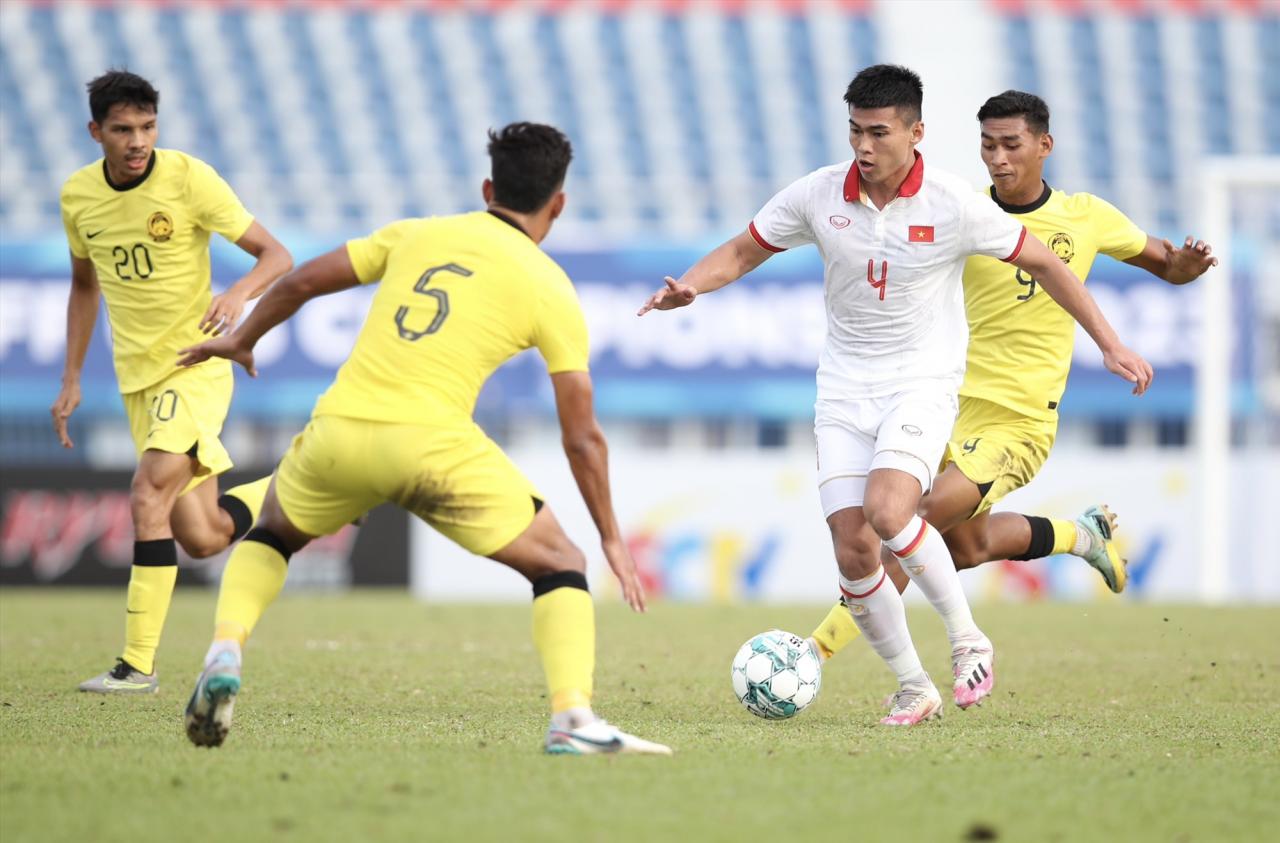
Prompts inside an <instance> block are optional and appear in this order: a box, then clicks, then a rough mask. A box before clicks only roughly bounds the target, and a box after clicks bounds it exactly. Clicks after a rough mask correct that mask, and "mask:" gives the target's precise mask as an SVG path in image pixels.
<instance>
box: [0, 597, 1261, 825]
mask: <svg viewBox="0 0 1280 843" xmlns="http://www.w3.org/2000/svg"><path fill="white" fill-rule="evenodd" d="M121 598H122V594H120V593H118V592H108V591H102V592H79V593H74V592H65V591H58V592H54V591H40V592H36V591H15V590H7V591H4V592H0V839H2V840H3V841H5V843H19V841H37V840H38V841H58V840H76V841H85V840H104V841H105V840H172V839H179V838H180V837H181V838H185V839H200V838H214V839H218V840H236V841H249V840H265V839H272V840H307V841H315V840H344V841H355V840H373V839H388V840H410V839H419V840H422V839H433V840H436V839H438V840H460V839H466V840H469V841H476V840H523V839H529V840H556V841H561V842H562V843H563V841H577V840H610V841H613V840H653V839H660V840H743V839H749V840H753V841H772V840H858V841H866V840H881V839H889V838H892V839H895V840H910V839H916V840H929V841H931V840H982V839H1001V840H1030V841H1038V840H1098V839H1103V840H1167V841H1183V840H1225V839H1235V840H1257V839H1262V838H1264V837H1267V836H1269V835H1270V834H1271V833H1273V832H1274V830H1275V828H1276V827H1277V825H1280V798H1278V797H1280V757H1278V755H1277V746H1280V612H1277V611H1276V610H1274V609H1230V610H1213V609H1204V608H1188V607H1173V606H1167V607H1160V606H1141V605H1123V604H1120V603H1108V604H1105V605H1087V606H1086V605H1056V606H1052V605H1039V606H987V607H980V609H979V611H978V617H979V619H980V621H982V623H983V625H984V626H985V628H986V630H987V632H988V633H989V634H990V635H991V636H992V638H993V639H994V640H995V641H996V642H997V647H998V648H999V653H1000V659H999V661H998V665H999V674H998V676H999V681H998V684H997V686H996V691H995V694H994V696H993V698H992V700H991V701H990V702H989V703H988V704H987V705H986V706H984V707H983V708H982V709H980V710H975V711H970V712H961V711H959V710H958V709H955V708H953V707H951V708H949V710H948V711H947V713H946V716H945V717H944V719H943V720H942V722H941V723H933V724H927V725H925V726H922V727H919V728H917V729H914V730H909V731H888V730H885V729H882V728H879V727H877V726H876V725H875V722H876V719H877V717H878V715H879V711H880V709H879V702H878V701H879V700H880V699H881V698H882V697H883V696H884V695H885V694H886V693H887V692H888V691H889V690H891V685H892V681H891V677H890V675H889V674H888V672H887V670H886V669H885V668H884V667H883V666H882V665H881V664H880V663H879V662H878V660H876V659H875V658H874V657H873V656H872V655H871V653H870V651H869V650H868V649H867V648H866V646H865V645H864V644H861V643H858V644H855V645H854V646H853V647H851V648H850V650H849V651H847V652H846V653H845V654H842V655H841V656H840V657H839V658H838V659H837V660H836V661H834V662H831V663H829V664H828V665H827V668H826V673H825V676H824V682H823V688H822V693H821V695H820V696H819V698H818V700H817V702H816V703H815V704H814V706H813V707H812V708H811V709H810V710H809V711H807V712H805V713H804V714H803V715H801V716H800V717H798V718H796V719H795V720H793V721H788V722H783V723H768V722H765V721H761V720H756V719H754V718H752V717H751V716H750V715H749V714H747V713H746V712H745V711H744V710H743V709H741V708H740V707H739V706H738V705H737V703H736V702H735V701H734V699H733V697H732V692H731V690H730V687H729V661H730V659H731V658H732V656H733V653H734V651H735V650H736V648H737V646H738V645H739V644H740V643H741V642H742V641H743V640H745V639H746V638H747V637H749V636H750V635H751V634H752V633H754V632H757V631H759V630H761V629H764V628H767V627H770V626H775V625H776V626H780V627H783V628H788V629H791V630H793V631H796V632H799V633H802V634H804V633H807V632H808V631H809V629H810V628H811V627H812V626H813V624H814V623H815V622H816V621H817V620H818V619H819V618H820V617H821V615H822V614H823V610H824V608H825V607H808V608H795V607H760V606H749V607H721V608H716V607H691V606H676V605H662V606H658V607H656V608H654V609H653V610H652V611H651V613H650V614H649V615H647V616H633V615H630V614H628V613H626V612H624V611H623V610H622V609H621V608H620V607H618V606H613V605H608V606H604V607H602V608H601V611H600V616H599V629H600V648H599V650H600V652H599V666H598V670H597V700H598V709H599V710H600V712H601V713H603V714H604V715H605V716H607V717H609V718H610V719H612V720H614V721H615V722H617V723H619V724H622V725H624V726H625V727H627V728H628V729H630V730H632V731H635V732H637V733H638V734H640V735H643V736H645V737H648V738H652V739H656V740H661V741H664V742H667V743H670V744H671V745H673V746H674V747H675V748H676V751H677V754H676V756H675V757H673V758H643V757H626V758H600V757H597V758H563V757H546V756H543V755H542V754H541V752H540V748H541V740H542V736H543V730H544V728H545V725H546V724H545V716H546V715H545V711H544V709H543V706H544V705H545V699H544V695H543V690H542V679H541V673H540V670H539V667H538V664H537V661H536V659H535V657H534V653H533V648H532V645H531V643H530V639H529V633H528V624H529V613H528V607H526V606H505V607H501V608H492V607H479V606H447V607H442V606H424V605H422V604H418V603H415V602H413V601H412V600H411V599H409V598H408V597H405V596H402V595H398V594H377V593H367V592H366V593H356V594H353V595H346V596H335V597H312V596H306V597H298V596H286V597H285V598H283V599H282V600H281V601H280V602H279V603H278V604H277V605H276V606H274V607H273V609H272V611H271V612H269V613H268V615H267V617H266V619H265V620H264V621H263V624H262V626H261V627H260V629H259V634H258V635H257V636H256V638H255V639H254V641H253V642H252V643H251V644H250V647H249V649H248V650H247V653H246V670H245V683H246V684H245V691H244V692H243V693H242V694H241V696H240V697H239V701H238V705H237V710H236V723H235V728H234V729H233V731H232V733H231V736H230V738H229V739H228V741H227V744H226V745H225V746H224V747H222V748H221V749H219V750H197V749H195V748H193V747H192V746H190V745H189V744H188V743H187V740H186V737H185V735H184V734H183V731H182V727H181V718H180V715H181V710H182V707H183V705H184V703H185V702H186V696H187V694H188V693H189V689H190V682H191V679H192V678H193V677H194V674H195V672H196V669H197V667H198V666H199V661H200V658H201V656H202V655H203V652H204V648H205V646H206V643H207V640H206V639H207V633H208V630H209V626H210V618H211V614H212V608H213V598H212V595H210V594H206V593H191V592H187V593H179V595H178V597H177V599H176V600H175V602H174V607H173V610H172V612H171V613H170V616H169V625H168V629H167V637H166V640H165V644H164V648H163V650H162V659H161V665H160V667H161V676H162V679H163V685H162V690H161V693H160V694H159V695H157V696H155V697H147V698H137V697H134V698H103V697H99V696H91V695H86V694H79V693H76V692H75V691H74V688H75V685H76V683H77V682H78V681H79V680H81V679H83V678H85V677H86V676H88V675H90V674H91V673H94V672H97V671H99V670H101V669H103V668H104V667H105V666H106V664H107V663H108V662H109V661H110V658H111V657H112V655H113V654H114V652H115V650H116V648H117V647H118V645H119V641H118V638H119V635H120V633H121V631H122V630H121V627H122V623H121V620H122V617H121V611H120V610H121ZM912 627H913V630H914V631H915V634H916V638H917V640H918V641H919V642H920V644H921V648H920V649H921V653H922V655H923V656H924V658H925V661H926V665H927V666H928V667H930V668H931V669H932V671H933V673H934V675H935V676H945V674H946V673H947V668H946V665H947V653H946V648H945V639H944V637H943V634H942V629H941V624H940V622H939V621H937V619H936V617H935V616H933V615H932V614H931V613H929V612H928V610H927V609H926V610H923V611H921V610H916V611H914V612H913V616H912Z"/></svg>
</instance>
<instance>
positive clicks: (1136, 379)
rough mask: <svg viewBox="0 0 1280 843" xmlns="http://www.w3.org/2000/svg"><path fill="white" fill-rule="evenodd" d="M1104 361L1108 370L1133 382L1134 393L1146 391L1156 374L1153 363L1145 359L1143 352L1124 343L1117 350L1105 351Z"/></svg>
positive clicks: (1138, 393)
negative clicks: (1129, 347) (1140, 352)
mask: <svg viewBox="0 0 1280 843" xmlns="http://www.w3.org/2000/svg"><path fill="white" fill-rule="evenodd" d="M1102 363H1103V365H1105V366H1106V367H1107V371H1109V372H1111V373H1112V374H1115V375H1119V376H1120V377H1122V378H1124V379H1125V380H1127V381H1128V382H1129V383H1131V384H1133V394H1134V395H1141V394H1142V393H1144V392H1146V391H1147V387H1149V386H1151V381H1152V379H1154V378H1155V376H1156V373H1155V370H1154V369H1152V368H1151V364H1150V363H1148V362H1147V361H1146V360H1144V359H1143V358H1142V355H1141V354H1139V353H1138V352H1136V351H1132V350H1130V349H1128V348H1126V347H1124V346H1123V345H1122V346H1120V347H1119V348H1117V349H1116V350H1115V351H1106V352H1103V354H1102Z"/></svg>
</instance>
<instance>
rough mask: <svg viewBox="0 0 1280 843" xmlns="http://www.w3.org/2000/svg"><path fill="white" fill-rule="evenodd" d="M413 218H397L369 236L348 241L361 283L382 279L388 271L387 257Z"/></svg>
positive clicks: (353, 264) (353, 263)
mask: <svg viewBox="0 0 1280 843" xmlns="http://www.w3.org/2000/svg"><path fill="white" fill-rule="evenodd" d="M411 222H412V220H397V221H396V222H393V223H390V224H388V225H384V226H383V227H382V228H379V229H378V230H377V231H375V232H373V233H372V234H370V235H369V236H368V237H360V238H357V239H355V240H348V241H347V257H349V258H350V259H351V266H352V268H353V269H355V271H356V278H357V279H359V281H360V283H361V284H372V283H373V282H375V281H381V280H382V276H383V275H385V274H386V272H387V258H388V257H389V256H390V255H391V250H392V249H394V248H395V247H396V244H398V243H399V242H400V240H401V238H403V237H404V235H405V232H406V231H407V230H408V228H409V225H410V223H411Z"/></svg>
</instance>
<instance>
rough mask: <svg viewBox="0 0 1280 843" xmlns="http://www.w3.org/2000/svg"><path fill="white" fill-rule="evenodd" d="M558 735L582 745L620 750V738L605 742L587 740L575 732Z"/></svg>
mask: <svg viewBox="0 0 1280 843" xmlns="http://www.w3.org/2000/svg"><path fill="white" fill-rule="evenodd" d="M558 734H561V735H565V736H566V737H569V738H572V739H573V740H575V741H582V742H583V743H588V744H591V745H592V746H598V747H601V748H602V749H613V748H617V749H621V748H622V738H610V739H609V740H607V741H597V740H594V739H592V738H588V737H586V736H585V735H579V734H577V733H575V732H559V733H558Z"/></svg>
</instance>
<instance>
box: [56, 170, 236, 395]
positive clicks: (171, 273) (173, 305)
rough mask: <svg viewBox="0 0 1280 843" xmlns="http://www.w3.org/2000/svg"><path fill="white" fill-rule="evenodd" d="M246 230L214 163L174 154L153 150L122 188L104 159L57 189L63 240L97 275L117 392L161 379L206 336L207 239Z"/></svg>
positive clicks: (208, 294) (209, 293)
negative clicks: (109, 175) (203, 326)
mask: <svg viewBox="0 0 1280 843" xmlns="http://www.w3.org/2000/svg"><path fill="white" fill-rule="evenodd" d="M252 224H253V217H252V216H251V215H250V214H249V212H248V211H246V210H245V209H244V206H243V205H241V204H240V200H239V199H237V198H236V195H235V193H234V192H233V191H232V190H231V187H230V186H229V185H228V184H227V183H226V182H225V181H223V180H222V178H221V177H220V176H219V175H218V174H217V172H215V171H214V169H213V168H212V167H210V166H209V165H208V164H206V163H204V162H203V161H201V160H200V159H198V158H193V157H191V156H190V155H187V154H186V153H183V152H178V151H177V150H173V149H157V150H155V152H154V153H153V154H152V156H151V161H150V163H149V164H148V165H147V170H146V172H144V173H143V174H142V175H141V176H139V177H138V178H137V179H135V180H134V181H132V182H129V183H127V184H123V185H116V184H112V183H111V181H110V180H109V179H108V178H107V168H106V162H105V161H104V160H102V159H99V160H97V161H95V162H94V163H92V164H90V165H88V166H87V167H82V168H81V169H79V170H77V171H76V172H75V173H73V174H72V175H71V177H70V178H68V179H67V181H66V183H64V184H63V186H62V225H63V228H65V229H66V232H67V243H68V245H69V246H70V248H71V254H73V255H75V256H76V257H77V258H88V259H91V260H92V261H93V266H94V269H95V270H96V271H97V275H98V284H99V285H100V286H101V288H102V295H103V297H104V298H105V299H106V302H107V318H108V320H109V321H110V323H111V345H112V350H113V353H114V357H115V367H116V380H117V381H118V382H119V384H120V391H121V392H123V393H130V392H137V391H138V390H141V389H145V388H146V387H148V386H150V385H152V384H154V383H156V382H158V381H160V380H163V379H164V378H165V377H168V376H169V375H170V374H172V373H173V369H174V362H175V361H176V360H177V354H178V351H179V349H182V348H186V347H187V346H191V345H195V344H197V343H200V342H203V341H204V340H207V339H208V337H207V336H205V335H204V334H202V333H201V332H200V328H199V325H200V319H201V317H203V316H204V314H205V311H207V310H208V308H209V301H210V299H211V298H212V297H213V294H212V291H211V290H210V287H209V274H210V273H209V234H210V232H214V231H216V232H217V233H219V234H221V235H222V236H223V237H225V238H227V239H228V240H230V241H232V242H235V241H236V240H239V239H240V238H241V237H242V236H243V235H244V233H245V231H247V230H248V229H249V226H250V225H252ZM210 362H212V361H210ZM206 365H207V364H206Z"/></svg>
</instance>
